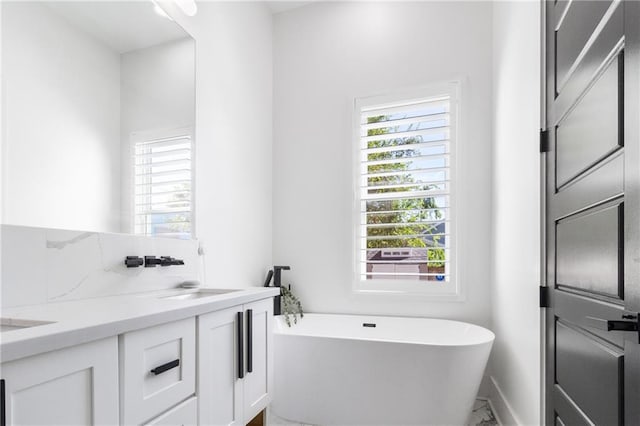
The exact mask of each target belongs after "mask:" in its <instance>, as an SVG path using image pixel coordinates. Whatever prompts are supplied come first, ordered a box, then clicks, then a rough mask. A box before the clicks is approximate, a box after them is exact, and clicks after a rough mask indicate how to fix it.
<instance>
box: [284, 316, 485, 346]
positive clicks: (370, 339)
mask: <svg viewBox="0 0 640 426" xmlns="http://www.w3.org/2000/svg"><path fill="white" fill-rule="evenodd" d="M304 315H305V316H307V315H312V316H332V317H338V316H343V317H351V318H354V317H355V318H367V319H373V318H382V319H388V318H393V319H409V320H426V321H429V320H435V321H442V322H447V323H454V324H457V325H464V326H472V327H474V328H478V329H480V330H479V331H480V332H481V333H483V334H488V335H487V337H486V338H481V339H480V338H479V339H477V341H471V342H468V343H465V342H455V343H442V342H435V341H430V342H426V341H415V340H404V339H388V338H374V337H370V336H367V337H365V336H331V335H325V334H314V333H308V332H307V333H289V332H287V330H288V329H289V327H288V326H287V325H286V323H285V320H284V315H279V316H276V317H275V318H274V319H275V321H274V327H273V334H274V336H275V335H280V336H290V337H311V338H321V339H336V340H353V341H364V342H376V343H390V344H404V345H419V346H429V347H450V348H463V347H473V346H482V345H487V344H489V345H491V346H493V343H494V342H495V340H496V335H495V333H494V332H493V331H491V330H489V329H488V328H486V327H483V326H480V325H477V324H472V323H469V322H465V321H458V320H450V319H444V318H429V317H410V316H401V315H369V314H337V313H322V312H308V313H305V314H304ZM300 320H301V321H304V318H302V319H299V321H300ZM285 327H286V328H285ZM292 327H295V324H294V325H292ZM283 330H284V331H283Z"/></svg>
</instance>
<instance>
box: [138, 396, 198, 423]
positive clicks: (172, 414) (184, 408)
mask: <svg viewBox="0 0 640 426" xmlns="http://www.w3.org/2000/svg"><path fill="white" fill-rule="evenodd" d="M197 423H198V405H197V398H196V397H193V398H189V399H188V400H186V401H185V402H183V403H182V404H180V405H178V406H177V407H173V408H172V409H171V410H169V411H167V412H166V413H164V414H162V415H160V416H158V417H156V418H155V419H153V420H151V421H150V422H149V423H147V424H146V426H195V425H196V424H197Z"/></svg>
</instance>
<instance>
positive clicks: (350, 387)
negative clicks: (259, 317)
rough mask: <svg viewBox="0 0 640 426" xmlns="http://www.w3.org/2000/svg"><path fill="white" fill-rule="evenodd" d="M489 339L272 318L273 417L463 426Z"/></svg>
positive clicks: (383, 321) (395, 321)
mask: <svg viewBox="0 0 640 426" xmlns="http://www.w3.org/2000/svg"><path fill="white" fill-rule="evenodd" d="M494 337H495V336H494V334H493V333H492V332H491V331H489V330H487V329H484V328H482V327H479V326H476V325H472V324H465V323H462V322H457V321H447V320H438V319H425V318H397V317H378V316H376V317H371V316H358V315H327V314H305V316H304V318H303V319H302V320H300V321H298V324H296V325H293V326H292V327H291V328H289V327H288V326H287V325H286V324H285V322H284V321H283V318H282V317H278V318H277V320H276V321H275V336H274V357H275V360H274V363H275V373H274V376H275V383H274V399H273V403H272V405H271V409H272V410H273V412H274V413H275V414H276V415H277V416H280V417H282V418H285V419H288V420H292V421H296V422H301V423H310V424H314V425H323V426H329V425H386V426H392V425H464V424H465V423H466V421H467V420H468V417H469V414H470V413H471V409H472V406H473V402H474V400H475V398H476V394H477V392H478V387H479V386H480V381H481V379H482V375H483V372H484V369H485V366H486V364H487V359H488V358H489V352H490V351H491V345H492V344H493V340H494Z"/></svg>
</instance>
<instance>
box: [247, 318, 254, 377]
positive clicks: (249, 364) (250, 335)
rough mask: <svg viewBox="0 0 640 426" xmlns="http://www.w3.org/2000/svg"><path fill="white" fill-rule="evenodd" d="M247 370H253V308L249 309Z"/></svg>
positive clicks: (250, 371)
mask: <svg viewBox="0 0 640 426" xmlns="http://www.w3.org/2000/svg"><path fill="white" fill-rule="evenodd" d="M247 372H249V373H252V372H253V309H247Z"/></svg>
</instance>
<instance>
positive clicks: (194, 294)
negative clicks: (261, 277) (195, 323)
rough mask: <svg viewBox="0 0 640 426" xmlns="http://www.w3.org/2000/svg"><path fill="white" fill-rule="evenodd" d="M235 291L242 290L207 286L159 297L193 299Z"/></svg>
mask: <svg viewBox="0 0 640 426" xmlns="http://www.w3.org/2000/svg"><path fill="white" fill-rule="evenodd" d="M234 291H240V290H239V289H223V288H207V289H200V290H196V291H191V292H188V293H180V294H172V295H170V296H160V297H159V299H165V300H193V299H200V298H203V297H211V296H217V295H219V294H226V293H233V292H234Z"/></svg>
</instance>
